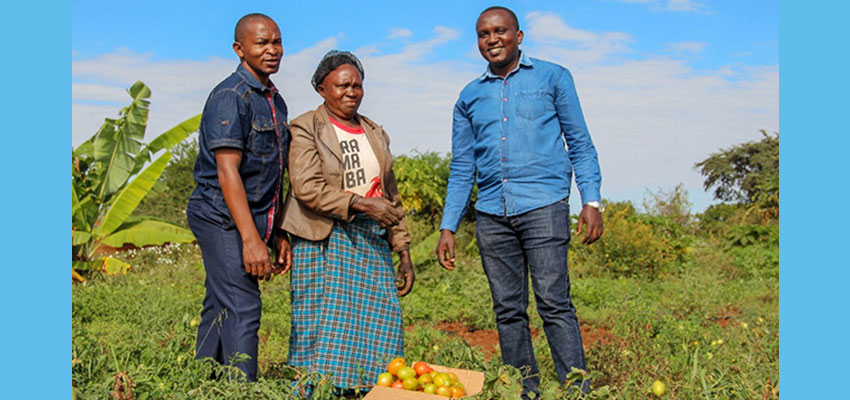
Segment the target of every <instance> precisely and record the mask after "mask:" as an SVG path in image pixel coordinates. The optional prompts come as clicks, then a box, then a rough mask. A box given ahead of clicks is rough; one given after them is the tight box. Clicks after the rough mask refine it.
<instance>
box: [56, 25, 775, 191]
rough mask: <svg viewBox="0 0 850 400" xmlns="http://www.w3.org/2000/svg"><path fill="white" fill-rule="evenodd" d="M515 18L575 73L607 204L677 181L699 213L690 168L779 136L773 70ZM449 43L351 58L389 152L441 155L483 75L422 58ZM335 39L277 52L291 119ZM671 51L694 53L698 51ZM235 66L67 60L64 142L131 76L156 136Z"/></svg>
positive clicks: (534, 43)
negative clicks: (140, 84) (470, 87)
mask: <svg viewBox="0 0 850 400" xmlns="http://www.w3.org/2000/svg"><path fill="white" fill-rule="evenodd" d="M524 21H526V24H525V25H526V30H525V32H526V36H525V39H524V42H523V46H522V47H523V49H524V51H526V52H527V53H528V54H529V55H531V56H533V57H537V58H541V59H545V60H551V61H554V62H557V63H560V64H562V65H564V66H566V67H568V68H569V69H570V70H571V71H572V72H573V75H574V77H575V82H576V86H577V89H578V92H579V95H580V99H581V102H582V108H583V111H584V114H585V118H586V120H587V122H588V126H589V129H590V132H591V135H592V137H593V140H594V143H595V144H596V146H597V149H598V150H599V159H600V163H601V166H602V171H603V195H605V196H607V197H610V198H612V199H615V200H621V199H630V200H633V201H636V204H640V199H641V198H642V197H643V194H644V192H645V189H646V188H650V189H653V190H655V189H657V188H658V187H665V188H668V189H669V188H672V187H673V186H675V185H676V184H678V183H680V182H681V183H684V184H685V188H686V189H687V190H689V192H690V193H691V196H692V200H693V202H694V204H695V206H696V207H697V208H703V207H705V205H707V204H708V202H709V201H710V195H708V194H705V193H704V192H703V190H702V187H701V184H702V179H701V176H700V175H699V174H698V173H697V172H696V171H695V170H694V169H693V165H694V163H696V162H698V161H701V160H703V159H704V158H706V157H707V156H708V154H710V153H712V152H716V151H718V150H719V149H721V148H726V147H729V146H731V145H734V144H737V143H741V142H743V141H748V140H758V139H759V137H760V134H759V132H758V131H759V130H760V129H766V130H767V131H768V132H773V131H778V126H779V125H778V124H779V122H778V113H779V112H778V108H779V107H778V98H779V88H778V87H779V79H778V77H779V71H778V66H759V67H751V66H745V65H739V64H736V65H728V66H724V67H723V68H719V69H716V70H696V69H694V68H693V67H691V66H690V65H689V64H688V63H687V62H686V61H683V60H678V59H675V58H671V56H667V55H651V54H649V55H646V54H643V55H642V58H641V59H637V60H636V59H631V58H629V57H628V56H629V55H631V54H632V53H633V51H632V49H630V47H629V43H630V42H631V41H632V40H634V39H633V38H632V37H631V36H629V35H628V34H626V33H622V32H594V31H588V30H583V29H580V28H576V27H572V26H569V25H568V24H566V23H565V22H564V21H563V20H562V19H561V18H560V17H559V16H557V15H553V14H544V13H529V14H528V15H527V16H526V17H525V18H524ZM457 37H458V33H457V31H455V30H453V29H450V28H446V27H436V28H434V34H433V36H432V37H431V38H428V39H424V40H420V41H411V42H410V43H407V44H406V45H405V47H403V48H402V49H401V50H400V51H398V52H395V53H388V54H385V53H381V52H380V51H379V50H378V47H376V46H373V45H368V46H363V47H361V48H360V49H357V50H356V51H355V54H357V55H358V56H359V57H361V59H362V62H363V64H364V68H365V70H366V80H365V81H364V87H365V90H366V94H365V97H364V100H363V105H362V107H361V112H362V113H363V114H364V115H367V116H369V117H372V118H373V119H374V120H376V121H377V122H378V123H380V124H383V125H384V127H385V128H386V129H387V132H388V133H389V134H390V136H391V138H392V146H391V147H392V150H393V152H394V153H395V154H402V153H408V152H410V151H411V150H413V149H418V150H420V151H426V150H435V151H440V152H446V151H449V150H450V148H451V143H450V142H451V109H452V106H453V104H454V102H455V100H456V99H457V95H458V93H459V92H460V90H461V89H462V88H463V86H464V85H466V83H468V82H469V81H470V80H472V79H474V78H475V77H477V76H479V75H480V74H481V72H482V71H483V70H484V68H485V64H484V61H483V60H482V59H481V58H480V56H479V55H478V54H477V52H470V54H463V56H462V57H461V59H460V60H448V61H440V62H434V61H428V60H429V59H431V58H433V57H432V56H433V53H434V52H435V50H436V49H438V48H439V46H441V45H443V44H445V43H448V42H450V41H453V40H456V39H457ZM337 40H338V39H337V38H336V37H332V38H328V39H326V40H323V41H321V42H318V43H316V44H315V45H313V46H312V47H310V48H307V49H304V50H302V51H299V52H298V53H294V54H287V55H286V57H285V58H284V61H283V64H282V66H281V72H279V73H278V74H276V75H274V76H272V79H273V80H274V82H275V83H276V84H277V85H278V87H280V88H281V91H282V93H283V94H284V97H285V98H286V100H287V104H288V105H289V107H290V119H291V118H294V117H295V116H297V115H299V114H301V113H303V112H305V111H307V110H310V109H313V108H315V107H316V106H317V105H319V104H320V102H321V98H320V97H319V96H318V94H316V93H315V91H314V90H313V88H312V86H311V85H310V77H311V76H312V74H313V71H314V70H315V67H316V65H317V63H318V61H319V60H320V58H321V57H322V55H324V53H325V52H327V51H328V50H330V49H332V48H335V47H336V45H337ZM671 46H672V45H671ZM680 47H681V49H683V50H688V51H697V50H699V48H700V45H699V44H681V46H680ZM473 48H474V44H471V45H470V49H473ZM468 55H472V56H473V59H468V58H467V57H466V56H468ZM236 65H237V61H236V57H235V56H234V57H233V58H232V59H225V58H210V59H207V60H204V61H158V60H156V59H154V57H153V55H151V54H138V53H133V52H131V51H121V52H117V53H114V54H108V55H103V56H100V57H98V58H95V59H88V60H77V61H73V63H72V74H73V79H74V83H73V85H72V96H73V103H72V115H73V126H72V132H73V137H72V141H73V144H74V145H77V144H79V143H80V142H82V141H83V140H85V139H86V138H88V137H89V136H90V135H91V134H92V133H94V132H95V131H96V130H97V129H98V127H99V126H100V124H101V123H102V121H103V118H104V117H107V116H109V117H115V115H116V113H117V111H118V110H119V109H120V108H121V107H122V106H124V105H125V104H126V103H127V102H128V101H129V97H128V96H127V95H126V94H124V92H125V90H126V88H128V87H129V86H130V85H131V84H132V83H133V82H134V81H135V80H137V79H140V80H142V81H144V82H145V83H147V84H148V85H149V86H150V87H151V89H152V93H153V95H152V98H151V100H152V103H151V114H150V123H149V131H150V132H151V133H152V134H158V133H160V132H162V131H164V130H165V129H168V128H170V127H171V126H173V125H175V124H177V123H178V122H180V121H182V120H183V119H185V118H187V117H189V116H191V115H194V114H196V113H198V112H200V111H201V108H202V107H203V103H204V100H205V99H206V96H207V95H208V93H209V91H210V90H211V89H212V87H213V86H215V85H216V84H217V83H218V82H219V81H221V80H222V79H223V78H224V77H226V76H227V75H228V74H229V73H231V72H232V71H233V69H234V68H235V67H236ZM150 137H151V136H149V137H148V139H150ZM574 197H577V196H574Z"/></svg>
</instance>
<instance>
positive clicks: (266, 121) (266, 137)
mask: <svg viewBox="0 0 850 400" xmlns="http://www.w3.org/2000/svg"><path fill="white" fill-rule="evenodd" d="M248 150H250V151H251V152H252V153H254V154H257V155H269V154H273V153H275V152H276V151H277V134H276V133H275V127H274V122H273V121H272V119H271V118H268V117H262V116H257V117H254V118H253V119H252V120H251V134H250V137H249V138H248Z"/></svg>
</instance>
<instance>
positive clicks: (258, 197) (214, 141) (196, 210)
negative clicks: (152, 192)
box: [186, 14, 291, 381]
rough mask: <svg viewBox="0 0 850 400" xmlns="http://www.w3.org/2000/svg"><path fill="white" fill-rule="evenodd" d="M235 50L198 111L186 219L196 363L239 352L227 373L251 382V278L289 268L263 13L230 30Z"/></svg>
mask: <svg viewBox="0 0 850 400" xmlns="http://www.w3.org/2000/svg"><path fill="white" fill-rule="evenodd" d="M233 50H234V51H235V52H236V54H237V55H238V56H239V59H240V64H239V66H238V67H237V69H236V72H234V73H233V74H232V75H230V76H229V77H228V78H227V79H225V80H224V81H222V82H221V83H220V84H218V86H216V87H215V89H213V91H212V93H210V96H209V98H208V99H207V103H206V105H205V106H204V111H203V116H202V118H201V127H200V137H199V140H198V143H199V151H198V159H197V161H196V162H195V171H194V176H195V181H196V182H197V186H196V187H195V190H194V191H193V192H192V195H191V196H190V197H189V204H188V207H187V210H186V214H187V218H188V220H189V226H190V227H191V228H192V232H193V233H194V234H195V237H196V238H197V240H198V245H199V246H200V248H201V253H202V254H203V258H204V269H205V270H206V280H205V285H206V296H205V298H204V308H203V311H202V313H201V323H200V325H199V326H198V339H197V343H196V350H197V357H198V358H204V357H210V358H212V359H214V360H216V361H217V362H219V363H222V364H229V363H231V362H233V360H234V356H235V355H236V354H237V353H241V354H245V355H248V356H249V357H250V359H249V360H239V359H237V360H236V362H235V364H234V365H235V366H236V367H238V368H239V369H241V370H242V371H244V372H245V374H246V377H247V379H248V380H251V381H253V380H256V379H257V344H258V337H257V331H258V329H259V327H260V311H261V309H262V304H261V300H260V290H259V284H258V279H269V278H270V277H271V276H272V274H273V273H285V272H286V271H287V270H288V269H289V266H290V264H291V254H290V249H289V243H288V242H287V240H286V236H285V235H283V234H280V235H277V234H276V233H277V232H275V231H274V227H275V226H276V225H277V224H275V223H274V220H275V219H276V218H278V217H279V215H278V214H279V213H280V210H281V200H282V196H281V194H280V192H281V180H282V179H283V172H284V168H285V166H286V158H287V153H288V148H289V133H288V131H287V123H286V118H287V109H286V103H285V102H284V100H283V98H282V97H281V96H280V94H279V93H278V91H277V89H276V88H275V86H274V84H273V83H272V81H271V80H270V79H269V75H271V74H273V73H275V72H277V71H278V69H279V67H280V61H281V59H282V57H283V46H282V40H281V36H280V29H279V28H278V26H277V24H276V23H275V22H274V21H273V20H272V19H271V18H269V17H268V16H266V15H263V14H248V15H246V16H244V17H242V18H241V19H240V20H239V22H238V23H237V24H236V29H235V33H234V42H233ZM267 245H271V246H273V247H274V248H275V249H276V252H277V260H275V261H273V260H272V259H271V257H270V256H269V253H268V249H267ZM275 264H277V265H278V267H275V266H274V265H275Z"/></svg>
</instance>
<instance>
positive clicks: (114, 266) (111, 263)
mask: <svg viewBox="0 0 850 400" xmlns="http://www.w3.org/2000/svg"><path fill="white" fill-rule="evenodd" d="M100 269H101V270H102V271H104V272H106V274H107V275H116V274H119V273H121V274H126V273H127V271H130V270H132V269H133V266H132V265H130V264H128V263H125V262H124V261H121V260H119V259H117V258H115V257H109V256H106V257H103V264H101V267H100Z"/></svg>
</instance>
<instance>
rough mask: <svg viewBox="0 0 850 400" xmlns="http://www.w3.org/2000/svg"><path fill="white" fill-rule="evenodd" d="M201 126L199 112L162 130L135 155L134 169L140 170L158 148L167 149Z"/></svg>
mask: <svg viewBox="0 0 850 400" xmlns="http://www.w3.org/2000/svg"><path fill="white" fill-rule="evenodd" d="M200 126H201V114H198V115H196V116H194V117H192V118H189V119H187V120H185V121H183V122H181V123H179V124H178V125H177V126H175V127H173V128H171V129H169V130H167V131H165V132H163V133H162V134H161V135H159V136H157V137H156V138H155V139H154V140H151V142H150V144H148V145H147V146H146V147H145V148H144V149H142V151H141V153H139V155H138V156H136V170H137V171H138V170H141V169H142V166H144V164H145V163H147V162H148V161H150V159H151V157H152V156H153V155H154V154H156V153H157V152H159V151H160V150H169V149H171V148H172V147H174V146H176V145H177V144H178V143H180V142H182V141H183V140H184V139H186V138H187V137H189V135H190V134H191V133H192V132H196V131H197V130H198V128H199V127H200Z"/></svg>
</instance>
